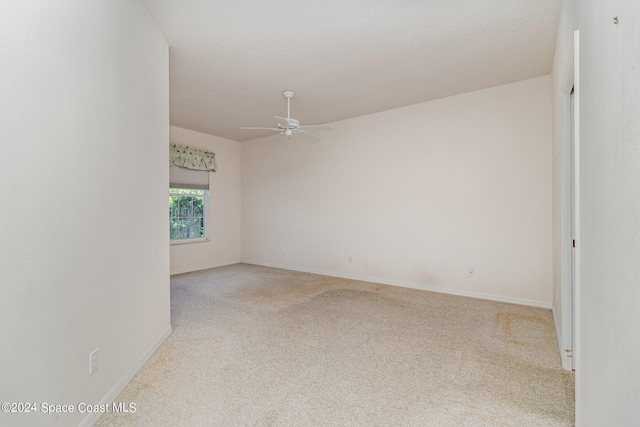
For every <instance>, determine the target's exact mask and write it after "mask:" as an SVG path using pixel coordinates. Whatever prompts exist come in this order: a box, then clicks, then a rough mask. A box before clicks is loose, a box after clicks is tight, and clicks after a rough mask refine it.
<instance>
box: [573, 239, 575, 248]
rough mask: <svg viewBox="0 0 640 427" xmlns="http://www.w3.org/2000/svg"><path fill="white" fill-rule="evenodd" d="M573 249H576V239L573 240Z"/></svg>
mask: <svg viewBox="0 0 640 427" xmlns="http://www.w3.org/2000/svg"><path fill="white" fill-rule="evenodd" d="M573 247H574V248H575V247H576V239H573Z"/></svg>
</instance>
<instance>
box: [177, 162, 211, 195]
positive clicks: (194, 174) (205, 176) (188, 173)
mask: <svg viewBox="0 0 640 427" xmlns="http://www.w3.org/2000/svg"><path fill="white" fill-rule="evenodd" d="M169 187H170V188H190V189H193V190H208V189H209V171H201V170H193V169H187V168H181V167H180V166H176V165H171V166H170V167H169Z"/></svg>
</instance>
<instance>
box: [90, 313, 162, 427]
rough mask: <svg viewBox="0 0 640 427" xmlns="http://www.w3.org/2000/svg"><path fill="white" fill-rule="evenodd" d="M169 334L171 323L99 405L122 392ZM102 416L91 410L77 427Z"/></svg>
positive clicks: (91, 422) (105, 403)
mask: <svg viewBox="0 0 640 427" xmlns="http://www.w3.org/2000/svg"><path fill="white" fill-rule="evenodd" d="M169 335H171V325H169V327H168V328H167V329H165V331H164V332H163V333H162V335H160V337H159V338H158V339H157V340H156V342H155V343H154V344H153V345H152V346H151V348H149V350H147V352H146V353H145V354H144V355H143V356H142V357H141V358H140V360H138V362H137V363H136V364H135V365H133V366H132V367H131V369H129V371H128V372H127V373H126V374H125V375H124V377H122V378H121V379H120V381H118V382H117V384H116V385H115V386H114V387H113V388H112V389H111V391H110V392H109V393H107V395H106V396H105V397H104V398H103V399H102V400H101V401H100V403H99V404H100V405H111V403H113V402H114V401H115V400H116V398H117V397H118V396H119V395H120V393H122V390H124V388H125V387H126V386H127V384H129V382H130V381H131V380H132V379H133V377H134V376H135V375H136V374H137V373H138V371H140V369H142V367H143V366H144V364H145V363H147V361H148V360H149V358H151V356H153V353H155V352H156V350H158V347H160V345H161V344H162V343H163V342H164V340H166V339H167V337H168V336H169ZM100 416H102V413H101V412H93V413H90V414H89V415H87V416H86V418H85V419H84V420H82V422H81V423H80V424H79V426H78V427H90V426H93V425H94V424H95V423H97V422H98V420H99V419H100Z"/></svg>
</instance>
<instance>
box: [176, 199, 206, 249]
mask: <svg viewBox="0 0 640 427" xmlns="http://www.w3.org/2000/svg"><path fill="white" fill-rule="evenodd" d="M171 190H189V191H193V190H198V191H202V192H203V193H204V194H203V196H202V198H203V205H204V206H203V217H202V222H203V229H204V230H203V236H202V237H196V238H189V239H172V238H171V230H169V243H170V244H171V245H184V244H188V243H202V242H210V241H211V240H210V239H209V224H208V223H209V190H201V189H193V188H179V187H170V188H169V197H175V196H178V197H201V196H199V195H198V196H196V195H189V194H184V195H181V194H172V193H171ZM169 221H171V213H169Z"/></svg>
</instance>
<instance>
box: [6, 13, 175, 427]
mask: <svg viewBox="0 0 640 427" xmlns="http://www.w3.org/2000/svg"><path fill="white" fill-rule="evenodd" d="M0 40H2V45H3V53H2V66H0V93H1V94H2V96H0V135H1V141H0V142H1V144H2V150H3V156H2V157H3V161H2V167H1V168H0V190H1V193H2V194H3V197H4V201H3V207H2V209H1V210H0V223H1V224H2V231H1V233H2V237H1V238H0V271H1V272H2V273H1V279H0V280H1V285H2V298H0V325H2V327H1V329H0V330H1V334H2V335H1V336H0V360H1V361H2V364H1V366H0V378H1V380H0V401H2V402H5V401H8V402H36V403H37V404H38V405H39V404H41V403H43V402H48V403H53V404H74V405H76V404H78V403H80V402H85V403H91V404H98V403H100V402H101V401H103V399H106V398H108V397H109V396H111V397H113V393H115V392H117V390H118V388H119V387H121V386H124V382H126V381H127V380H128V379H129V377H130V376H131V375H132V374H133V373H135V370H136V369H137V368H138V367H139V365H140V363H141V362H143V361H144V360H145V358H146V357H147V356H148V355H149V352H150V351H152V350H153V349H154V348H155V346H156V345H158V344H159V342H160V341H161V340H162V339H163V338H164V337H165V336H166V334H167V333H169V332H170V311H169V238H168V234H167V229H168V218H167V214H166V207H167V183H168V168H167V163H168V151H167V146H168V144H169V72H168V47H167V43H166V42H165V40H164V38H163V37H162V35H161V34H160V32H159V31H158V29H157V28H156V26H155V24H154V22H153V21H152V20H151V18H150V17H149V15H148V14H147V11H146V9H145V8H144V7H143V6H142V4H141V3H140V2H138V1H130V0H119V1H113V0H101V1H90V2H87V1H83V0H66V1H61V2H42V1H29V0H24V1H18V2H2V5H1V6H0ZM95 348H99V349H100V367H99V369H98V371H96V372H95V373H94V374H93V375H89V353H90V352H91V351H92V350H94V349H95ZM110 393H111V394H110ZM86 416H87V414H81V413H78V412H74V413H72V414H55V415H45V414H42V413H41V412H38V413H36V414H5V413H0V424H1V425H12V426H33V425H39V426H46V425H78V424H79V423H80V422H81V421H82V420H83V419H85V417H86Z"/></svg>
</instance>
